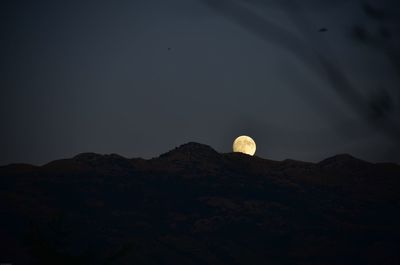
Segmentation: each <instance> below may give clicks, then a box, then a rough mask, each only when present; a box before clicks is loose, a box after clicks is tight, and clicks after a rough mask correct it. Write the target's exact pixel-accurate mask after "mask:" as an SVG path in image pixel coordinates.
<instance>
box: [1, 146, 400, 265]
mask: <svg viewBox="0 0 400 265" xmlns="http://www.w3.org/2000/svg"><path fill="white" fill-rule="evenodd" d="M0 201H1V206H0V216H1V218H0V220H1V221H0V235H1V244H0V263H10V264H13V265H15V264H28V265H29V264H45V265H46V264H85V265H87V264H89V265H90V264H96V265H97V264H139V265H140V264H150V265H152V264H188V265H192V264H193V265H195V264H216V265H227V264H233V265H239V264H246V265H247V264H251V265H258V264H278V265H280V264H282V265H289V264H304V265H305V264H307V265H312V264H330V265H336V264H340V265H343V264H388V265H391V264H400V254H399V251H398V250H399V249H400V225H399V224H400V166H399V165H397V164H391V163H369V162H367V161H363V160H360V159H357V158H355V157H352V156H351V155H348V154H342V155H337V156H334V157H331V158H328V159H325V160H323V161H321V162H318V163H309V162H303V161H296V160H290V159H287V160H283V161H273V160H268V159H263V158H260V157H256V156H254V157H252V156H248V155H245V154H241V153H224V154H223V153H218V152H216V151H215V150H214V149H212V148H211V147H210V146H207V145H203V144H199V143H193V142H191V143H187V144H184V145H181V146H179V147H177V148H175V149H174V150H171V151H169V152H167V153H165V154H162V155H160V156H159V157H156V158H153V159H148V160H146V159H141V158H134V159H128V158H124V157H122V156H120V155H117V154H110V155H100V154H95V153H83V154H79V155H77V156H75V157H72V158H68V159H61V160H56V161H53V162H50V163H48V164H45V165H43V166H32V165H27V164H13V165H8V166H3V167H0Z"/></svg>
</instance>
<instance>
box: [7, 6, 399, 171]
mask: <svg viewBox="0 0 400 265" xmlns="http://www.w3.org/2000/svg"><path fill="white" fill-rule="evenodd" d="M286 2H288V3H289V2H291V3H290V4H288V5H287V6H286V5H285V4H282V3H286ZM322 2H324V3H322ZM396 2H398V0H392V1H391V0H386V1H370V2H369V3H367V2H366V1H354V0H348V1H345V0H340V1H338V0H335V1H333V0H332V1H319V0H309V1H298V3H299V5H298V6H296V5H292V4H293V1H278V0H275V1H273V0H268V1H267V0H264V1H261V0H246V1H245V0H242V1H239V0H238V1H229V0H223V1H222V0H221V1H218V0H215V1H211V0H169V1H165V0H143V1H75V0H70V1H55V0H51V1H50V0H49V1H41V0H38V1H11V0H5V1H1V4H0V14H1V26H0V29H1V32H0V33H1V36H0V58H1V61H0V89H1V90H0V119H1V127H0V129H1V132H0V165H3V164H7V163H14V162H25V163H33V164H43V163H46V162H48V161H50V160H54V159H59V158H65V157H71V156H74V155H76V154H78V153H81V152H96V153H118V154H120V155H123V156H126V157H144V158H150V157H154V156H158V155H159V154H161V153H163V152H166V151H168V150H170V149H172V148H174V147H176V146H178V145H181V144H184V143H186V142H189V141H195V142H200V143H204V144H207V145H210V146H212V147H213V148H215V149H216V150H217V151H219V152H230V151H231V145H232V142H233V140H234V138H235V137H236V136H238V135H242V134H247V135H250V136H252V137H253V138H254V139H255V141H256V142H257V153H256V155H258V156H261V157H264V158H269V159H276V160H282V159H286V158H292V159H298V160H305V161H319V160H321V159H324V158H326V157H329V156H332V155H335V154H339V153H350V154H352V155H354V156H357V157H359V158H362V159H366V160H370V161H393V162H400V144H399V134H398V132H399V130H398V128H399V123H400V121H399V117H400V91H399V88H400V86H399V84H400V74H399V73H400V71H399V70H400V61H399V60H397V58H400V56H399V55H400V53H399V50H398V49H397V48H396V47H400V38H399V36H398V34H397V33H398V32H400V24H399V23H398V18H399V17H400V11H399V9H400V8H399V3H396ZM232 3H233V4H234V5H233V7H232V6H231V4H232ZM239 7H240V8H239ZM266 21H267V22H266ZM263 23H265V24H263ZM268 23H269V24H268ZM268 25H277V26H279V29H280V31H277V30H275V28H274V27H269V26H268ZM281 33H282V34H281ZM285 36H291V37H290V38H286V37H285ZM292 40H300V41H301V42H302V43H303V44H302V45H297V43H296V42H293V41H292ZM303 47H304V48H305V49H303V50H302V48H303ZM310 54H311V55H310ZM315 54H317V55H315ZM321 59H323V60H325V61H328V62H329V63H326V64H322V65H321ZM323 60H322V61H323ZM331 66H334V68H331ZM338 70H339V71H338ZM325 72H327V73H328V74H327V75H326V76H325V75H324V73H325ZM332 76H333V77H335V78H337V79H334V80H333V79H329V78H330V77H332ZM342 76H345V77H346V78H348V80H349V83H350V86H351V87H352V88H353V89H354V91H355V92H354V93H349V92H348V90H345V91H343V89H346V88H345V87H343V86H342V85H341V84H342V82H341V81H340V80H341V77H342ZM335 80H338V82H336V81H335ZM354 95H357V96H356V97H355V96H354Z"/></svg>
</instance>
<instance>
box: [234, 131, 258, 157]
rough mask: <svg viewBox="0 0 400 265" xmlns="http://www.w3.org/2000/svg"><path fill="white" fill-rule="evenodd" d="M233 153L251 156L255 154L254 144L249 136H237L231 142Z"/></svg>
mask: <svg viewBox="0 0 400 265" xmlns="http://www.w3.org/2000/svg"><path fill="white" fill-rule="evenodd" d="M233 152H240V153H244V154H247V155H251V156H252V155H254V154H255V152H256V143H255V142H254V140H253V139H251V137H249V136H246V135H242V136H239V137H238V138H236V139H235V141H234V142H233Z"/></svg>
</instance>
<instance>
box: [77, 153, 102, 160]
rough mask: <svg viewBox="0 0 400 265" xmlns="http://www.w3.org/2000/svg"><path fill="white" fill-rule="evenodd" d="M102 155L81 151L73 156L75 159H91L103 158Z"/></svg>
mask: <svg viewBox="0 0 400 265" xmlns="http://www.w3.org/2000/svg"><path fill="white" fill-rule="evenodd" d="M101 157H102V155H100V154H96V153H81V154H77V155H76V156H74V157H73V160H75V161H91V160H96V159H99V158H101Z"/></svg>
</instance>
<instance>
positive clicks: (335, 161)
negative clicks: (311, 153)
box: [318, 154, 369, 166]
mask: <svg viewBox="0 0 400 265" xmlns="http://www.w3.org/2000/svg"><path fill="white" fill-rule="evenodd" d="M318 164H319V165H322V166H342V165H349V164H352V165H355V164H357V165H361V164H369V163H368V162H366V161H364V160H361V159H358V158H356V157H354V156H352V155H350V154H339V155H335V156H332V157H330V158H327V159H325V160H322V161H320V162H319V163H318Z"/></svg>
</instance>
